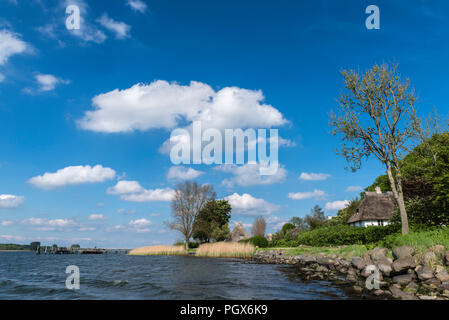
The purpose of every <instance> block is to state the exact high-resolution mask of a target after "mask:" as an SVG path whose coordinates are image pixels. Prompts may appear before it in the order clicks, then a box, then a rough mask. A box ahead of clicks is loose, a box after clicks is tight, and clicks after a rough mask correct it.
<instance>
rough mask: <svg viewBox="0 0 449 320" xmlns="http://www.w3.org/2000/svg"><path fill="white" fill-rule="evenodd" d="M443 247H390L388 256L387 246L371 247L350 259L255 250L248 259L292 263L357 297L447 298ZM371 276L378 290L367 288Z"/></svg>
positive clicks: (447, 255)
mask: <svg viewBox="0 0 449 320" xmlns="http://www.w3.org/2000/svg"><path fill="white" fill-rule="evenodd" d="M444 250H445V248H444V247H443V246H438V245H437V246H434V247H433V248H431V249H430V250H429V251H427V252H425V253H423V254H420V255H418V254H415V251H414V249H413V248H412V247H409V246H402V247H398V248H395V249H394V250H393V252H392V255H393V259H391V258H388V257H387V252H388V250H387V249H385V248H375V249H373V250H371V251H368V252H366V253H365V254H364V255H363V257H353V258H352V259H351V260H350V261H348V260H346V259H344V258H343V257H340V256H337V255H335V254H331V255H328V256H325V255H324V254H317V255H311V254H301V255H296V256H292V255H286V254H285V253H283V252H282V251H281V250H269V251H258V252H256V253H255V254H254V256H253V258H252V261H253V262H255V263H264V264H267V263H268V264H288V265H295V266H297V268H298V269H297V274H298V276H300V277H301V278H303V279H304V280H327V281H332V282H334V283H336V284H338V285H343V286H345V287H346V289H347V290H349V291H350V293H352V294H353V295H356V296H359V297H361V298H362V297H368V298H370V297H371V298H377V299H402V300H449V273H448V271H447V268H446V267H444V265H446V266H449V251H446V252H445V251H444ZM374 277H375V279H376V281H377V280H378V282H377V283H378V289H377V288H376V286H374V288H371V289H368V288H369V287H370V286H369V285H368V286H367V282H369V283H370V284H374V283H375V282H374V280H373V279H374ZM367 280H368V281H367Z"/></svg>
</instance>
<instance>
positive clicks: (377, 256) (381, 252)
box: [371, 248, 387, 262]
mask: <svg viewBox="0 0 449 320" xmlns="http://www.w3.org/2000/svg"><path fill="white" fill-rule="evenodd" d="M386 255H387V249H386V248H374V249H373V251H372V252H371V259H372V260H373V261H374V262H377V261H379V260H383V259H386Z"/></svg>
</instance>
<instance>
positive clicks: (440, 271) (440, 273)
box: [435, 266, 449, 282]
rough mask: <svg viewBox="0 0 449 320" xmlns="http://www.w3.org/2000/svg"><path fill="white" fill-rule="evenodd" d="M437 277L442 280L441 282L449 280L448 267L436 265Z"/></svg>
mask: <svg viewBox="0 0 449 320" xmlns="http://www.w3.org/2000/svg"><path fill="white" fill-rule="evenodd" d="M435 277H436V278H437V279H438V280H440V281H441V282H446V281H449V273H448V272H447V271H446V269H445V268H444V267H442V266H437V267H436V273H435Z"/></svg>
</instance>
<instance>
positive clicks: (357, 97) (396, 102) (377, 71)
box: [330, 65, 423, 234]
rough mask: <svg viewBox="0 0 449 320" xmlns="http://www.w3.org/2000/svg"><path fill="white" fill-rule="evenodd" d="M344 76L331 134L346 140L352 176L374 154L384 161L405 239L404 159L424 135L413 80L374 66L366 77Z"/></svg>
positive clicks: (344, 145) (345, 73)
mask: <svg viewBox="0 0 449 320" xmlns="http://www.w3.org/2000/svg"><path fill="white" fill-rule="evenodd" d="M342 76H343V78H344V88H345V91H344V93H342V94H341V95H340V99H339V107H338V114H335V113H333V112H332V113H331V116H330V118H331V121H330V125H331V127H332V128H333V130H332V134H333V135H338V136H340V139H341V141H342V145H341V149H340V150H339V151H338V153H339V154H341V155H343V156H344V157H345V158H346V160H347V161H348V163H349V164H350V168H351V169H352V170H353V171H356V170H357V169H359V168H360V166H361V162H362V160H364V159H365V158H368V157H370V156H372V155H374V156H375V157H377V159H378V160H379V161H381V162H382V164H383V165H384V166H385V168H386V171H387V176H388V180H389V182H390V186H391V190H392V191H393V194H394V198H395V199H396V202H397V204H398V206H399V212H400V217H401V224H402V234H407V233H408V232H409V226H408V218H407V211H406V208H405V201H404V192H403V170H402V166H401V161H400V160H401V158H402V156H403V153H404V152H405V151H407V150H409V148H410V146H412V145H413V144H414V143H416V141H417V140H418V139H419V137H420V136H422V134H423V133H422V126H421V124H422V123H421V120H419V119H418V117H417V116H416V112H415V109H414V105H415V102H416V97H415V94H414V92H413V90H412V89H411V87H410V81H409V80H408V79H406V80H405V81H403V80H401V78H400V76H399V74H398V72H397V66H396V65H393V66H391V67H390V66H387V65H381V66H379V65H375V66H374V67H372V68H371V69H370V70H368V71H367V72H365V73H364V74H361V73H359V72H356V71H354V70H350V71H346V70H345V71H343V72H342Z"/></svg>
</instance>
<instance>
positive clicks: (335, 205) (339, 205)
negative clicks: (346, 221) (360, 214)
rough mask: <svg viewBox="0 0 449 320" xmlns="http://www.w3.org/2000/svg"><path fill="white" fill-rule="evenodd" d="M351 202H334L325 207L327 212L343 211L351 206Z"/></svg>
mask: <svg viewBox="0 0 449 320" xmlns="http://www.w3.org/2000/svg"><path fill="white" fill-rule="evenodd" d="M349 203H350V202H349V200H339V201H333V202H328V203H326V205H325V207H324V208H325V209H326V210H331V211H334V210H341V209H344V208H346V207H347V206H348V205H349Z"/></svg>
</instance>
